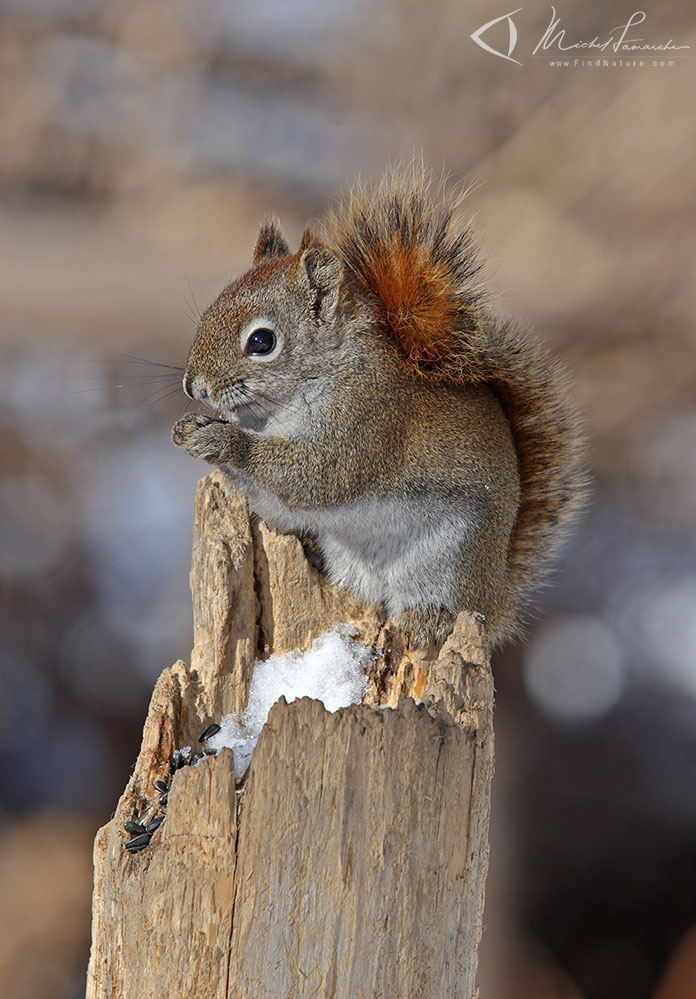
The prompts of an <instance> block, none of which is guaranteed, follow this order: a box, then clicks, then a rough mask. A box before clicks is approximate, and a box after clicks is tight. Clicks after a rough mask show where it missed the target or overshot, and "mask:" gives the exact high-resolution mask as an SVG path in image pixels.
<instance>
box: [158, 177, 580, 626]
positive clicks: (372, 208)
mask: <svg viewBox="0 0 696 999" xmlns="http://www.w3.org/2000/svg"><path fill="white" fill-rule="evenodd" d="M459 208H460V205H459V200H458V198H457V197H456V196H451V195H448V194H447V193H446V191H445V190H444V189H443V186H442V185H435V184H433V183H432V182H431V181H430V179H429V177H428V175H427V173H426V171H425V170H423V169H418V168H417V167H416V168H412V169H410V170H408V171H405V172H401V173H399V172H392V173H390V174H388V175H387V176H386V177H385V178H384V179H383V181H382V182H381V184H379V185H378V186H377V187H375V188H366V187H364V186H357V187H356V188H354V190H353V191H352V192H351V193H350V195H349V196H348V197H347V199H346V200H345V202H344V203H343V204H342V205H341V206H340V207H339V208H338V209H337V210H336V211H335V212H334V213H333V214H331V215H329V216H328V218H327V219H326V220H324V222H323V223H321V224H320V225H319V226H317V227H312V228H308V229H307V230H306V231H305V233H304V235H303V236H302V240H301V243H300V246H299V249H298V250H297V251H296V252H295V253H292V252H291V251H290V249H289V247H288V245H287V243H286V241H285V239H284V238H283V236H282V234H281V231H280V228H279V226H278V224H277V222H276V221H270V222H267V223H266V224H264V225H263V226H262V228H261V231H260V233H259V236H258V240H257V243H256V247H255V249H254V252H253V257H252V265H251V268H250V270H248V271H247V272H246V273H245V274H243V275H242V276H241V277H240V278H238V279H237V280H236V281H233V282H232V283H231V284H229V285H228V286H227V287H226V288H225V289H224V290H223V291H222V292H221V294H220V295H219V297H218V298H217V300H216V301H215V302H214V303H213V304H212V305H211V306H210V307H209V308H208V309H207V310H206V311H205V312H204V314H203V316H202V318H201V322H200V326H199V329H198V332H197V335H196V338H195V340H194V343H193V346H192V347H191V352H190V354H189V358H188V362H187V366H186V373H185V376H184V390H185V392H186V393H187V395H189V396H191V397H192V398H194V399H197V400H199V401H201V402H204V403H206V404H207V405H208V406H210V407H211V408H212V409H213V411H214V412H215V415H211V416H203V415H198V414H189V415H187V416H185V417H184V418H183V419H181V420H179V421H178V423H177V424H176V425H175V427H174V429H173V431H172V439H173V441H174V443H175V444H176V445H178V446H180V447H183V448H185V449H186V450H187V451H188V452H189V454H191V455H194V456H196V457H200V458H203V459H205V460H206V461H208V462H210V463H212V464H214V465H218V466H220V467H221V468H223V469H225V471H226V472H227V473H228V474H229V475H230V476H231V478H232V481H233V482H234V484H235V485H236V486H237V488H238V489H240V490H241V492H242V493H244V494H245V495H246V496H247V498H248V502H249V507H250V509H251V510H252V512H255V513H256V514H258V515H259V516H260V517H262V518H263V519H264V520H265V521H266V522H267V523H268V524H269V525H271V526H273V527H276V528H278V529H279V530H281V531H293V532H298V533H300V534H303V535H309V536H310V537H311V538H313V539H314V541H315V544H316V546H317V548H318V550H319V552H320V554H321V559H322V562H323V568H324V571H325V572H326V574H327V575H328V577H329V578H330V580H331V581H332V582H333V583H335V584H337V585H339V586H343V587H345V588H347V589H348V590H350V591H351V592H352V593H353V594H354V595H355V596H356V597H357V598H358V599H359V600H361V601H363V602H367V603H379V604H383V605H384V608H385V610H386V612H387V613H388V614H389V615H391V616H393V617H395V618H397V620H398V623H399V625H400V626H401V629H402V631H403V633H404V634H405V635H406V638H407V640H408V641H409V642H410V643H411V644H412V645H414V646H425V645H430V644H431V643H441V642H442V641H443V640H444V638H445V637H446V636H447V634H448V633H449V632H450V631H451V629H452V627H453V623H454V619H455V617H456V615H457V614H458V613H459V612H460V611H462V610H464V609H466V610H469V611H476V612H479V613H480V614H482V615H484V616H485V619H486V623H487V631H488V635H489V640H490V641H491V642H492V643H493V644H495V643H498V642H500V641H501V640H502V639H504V638H506V637H508V636H510V635H512V634H514V633H515V632H516V631H517V630H518V621H519V618H520V610H521V608H522V607H523V606H524V602H525V598H526V597H527V595H528V594H529V592H530V591H531V590H532V589H533V588H534V587H535V586H536V585H537V584H538V583H539V581H540V580H541V579H542V577H543V575H544V572H545V566H546V565H547V563H548V559H549V557H550V556H551V555H552V554H553V553H554V551H555V550H556V548H557V547H558V544H559V542H560V541H561V539H562V537H563V535H564V533H565V530H566V527H567V526H568V525H569V524H570V523H571V522H572V521H573V519H574V518H575V516H576V514H577V513H578V511H579V509H580V508H581V506H582V503H583V500H584V495H585V476H584V471H583V454H584V445H583V432H582V428H581V425H580V421H579V418H578V416H577V413H576V410H575V408H574V406H573V404H572V402H571V401H570V394H569V389H568V385H567V380H566V376H565V373H564V371H563V369H562V367H561V365H560V364H559V362H558V361H557V360H555V359H553V358H552V357H550V355H549V353H548V352H547V350H546V349H545V348H544V347H543V346H542V345H541V344H540V343H539V342H537V341H535V340H533V339H531V338H530V337H529V336H528V335H527V334H525V333H523V332H522V331H521V330H520V329H519V327H518V326H517V325H516V324H514V323H511V322H509V321H500V320H499V319H497V318H495V317H494V316H493V315H491V313H490V312H489V310H488V308H487V307H486V302H485V297H484V295H483V293H482V291H481V288H480V285H479V270H480V266H479V264H478V262H477V258H476V255H475V253H474V250H473V245H472V237H471V233H470V231H469V229H468V228H467V227H466V226H464V225H463V223H462V222H461V219H460V214H459Z"/></svg>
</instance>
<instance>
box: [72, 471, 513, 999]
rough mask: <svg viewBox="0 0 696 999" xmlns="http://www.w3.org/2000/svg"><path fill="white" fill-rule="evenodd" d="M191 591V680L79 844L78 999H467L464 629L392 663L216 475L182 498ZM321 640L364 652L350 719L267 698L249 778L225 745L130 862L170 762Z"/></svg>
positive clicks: (468, 727) (480, 687) (348, 605)
mask: <svg viewBox="0 0 696 999" xmlns="http://www.w3.org/2000/svg"><path fill="white" fill-rule="evenodd" d="M191 588H192V593H193V608H194V641H195V644H194V649H193V652H192V656H191V666H190V668H187V667H186V665H185V664H184V663H183V662H181V661H180V662H177V663H175V665H174V666H172V667H171V668H170V669H166V670H165V671H164V672H163V673H162V675H161V677H160V679H159V680H158V682H157V685H156V687H155V690H154V693H153V696H152V701H151V704H150V709H149V713H148V716H147V720H146V722H145V729H144V733H143V742H142V747H141V750H140V754H139V756H138V760H137V763H136V765H135V769H134V772H133V774H132V776H131V779H130V781H129V782H128V786H127V787H126V790H125V792H124V794H123V796H122V797H121V800H120V801H119V803H118V807H117V809H116V813H115V815H114V818H113V819H112V820H111V821H110V822H109V823H108V824H107V825H106V826H104V827H103V828H102V829H101V830H100V831H99V833H98V834H97V838H96V841H95V846H94V865H95V880H94V898H93V926H92V953H91V958H90V965H89V972H88V985H87V997H88V999H106V997H109V999H116V997H119V999H121V997H122V999H132V997H135V996H137V997H138V999H155V997H157V999H160V997H161V996H171V997H173V999H177V997H182V999H184V997H185V999H198V997H200V999H309V997H322V999H323V997H332V999H377V997H384V999H450V997H452V999H455V997H456V999H460V997H461V999H472V997H473V996H475V995H476V993H477V990H476V984H475V976H476V965H477V948H478V943H479V939H480V936H481V929H482V917H483V905H484V884H485V876H486V870H487V863H488V816H489V804H490V786H491V779H492V773H493V729H492V708H493V683H492V678H491V673H490V666H489V659H488V653H487V648H486V641H485V632H484V624H483V621H482V620H481V618H480V617H479V616H478V615H476V614H469V613H463V614H461V615H460V616H459V618H458V620H457V623H456V626H455V629H454V632H453V634H452V635H451V636H450V638H449V639H448V641H447V642H446V643H445V645H444V646H443V647H442V649H441V650H440V651H439V653H438V654H437V656H436V657H431V658H430V659H429V658H428V656H427V655H426V654H424V653H414V652H412V651H409V650H408V649H406V648H405V647H404V642H403V640H402V637H401V636H400V634H399V632H398V629H397V628H396V627H395V625H394V624H393V622H389V621H385V620H384V619H383V617H382V615H381V614H380V612H379V611H378V610H377V609H376V608H373V607H363V606H360V605H359V604H357V603H356V602H355V601H354V600H353V598H352V597H351V596H350V595H349V594H347V593H346V592H345V591H341V590H338V589H336V588H334V587H332V586H331V585H330V584H329V583H328V581H327V580H326V579H325V578H324V577H322V576H321V575H320V574H319V573H318V572H317V571H316V570H315V569H314V568H313V567H312V566H311V565H310V564H309V563H308V561H307V559H306V558H305V555H304V552H303V550H302V546H301V544H300V542H299V541H298V539H297V538H295V537H293V536H290V535H278V534H276V533H275V532H274V531H271V530H269V529H268V528H267V527H266V526H265V525H264V524H263V523H262V522H258V521H252V520H250V518H249V514H248V511H247V507H246V502H245V501H244V499H243V497H241V496H240V495H239V494H238V493H236V492H235V490H234V489H233V488H232V487H231V485H230V484H229V483H228V481H227V479H226V478H225V476H224V474H223V473H221V472H215V473H214V474H213V475H211V476H209V477H207V478H206V479H204V480H203V481H202V482H201V483H200V485H199V489H198V493H197V498H196V511H195V523H194V546H193V563H192V571H191ZM338 623H349V624H350V625H352V626H353V627H354V628H355V629H356V632H357V638H358V640H359V641H361V642H364V643H366V644H369V645H372V646H373V647H374V648H375V650H376V657H375V662H374V666H373V667H372V669H371V671H370V674H369V685H368V691H367V694H366V695H365V698H364V700H363V703H362V704H356V705H353V706H351V707H348V708H343V709H341V710H339V711H338V712H336V713H334V714H331V713H329V712H327V711H326V710H325V709H324V707H323V705H322V704H321V702H319V701H312V700H309V699H307V698H304V699H302V700H297V701H294V702H293V703H291V704H286V703H285V702H284V701H283V700H282V699H281V701H279V702H278V703H277V704H276V705H275V706H274V707H273V708H272V709H271V712H270V715H269V718H268V721H267V723H266V725H265V727H264V729H263V731H262V733H261V736H260V738H259V742H258V745H257V747H256V749H255V750H254V755H253V759H252V762H251V767H250V769H249V772H248V774H247V777H246V778H245V779H244V780H242V781H240V780H236V779H235V774H234V765H233V758H232V753H231V752H230V751H229V750H222V751H221V752H220V753H219V755H218V756H211V757H209V758H207V759H205V760H203V761H201V762H200V763H199V764H198V765H197V766H195V767H185V768H183V769H180V770H178V771H177V772H176V774H175V776H174V779H173V782H172V786H171V790H170V791H169V795H168V799H169V800H168V808H167V815H166V818H165V820H164V822H163V823H162V825H161V826H160V827H159V829H158V830H157V831H156V832H155V833H154V835H153V837H152V840H151V842H150V844H149V846H147V847H146V848H145V849H144V850H142V851H141V852H139V853H136V854H129V853H128V852H126V850H125V849H124V847H125V843H126V841H127V840H128V839H129V838H130V837H129V834H128V833H126V832H125V831H124V829H123V823H124V822H125V821H127V820H129V819H132V818H133V815H134V814H135V813H138V814H139V813H141V812H142V811H143V810H144V809H145V808H146V807H147V804H148V803H149V802H151V801H152V800H153V799H154V790H153V783H154V781H155V780H156V779H157V778H164V779H167V778H168V777H169V774H170V759H171V754H172V751H173V750H175V749H176V748H178V747H181V746H183V745H195V743H196V739H197V737H198V735H199V733H200V732H201V731H202V729H204V728H205V727H206V726H207V725H208V724H209V723H210V722H213V721H216V720H219V719H220V717H221V716H222V715H224V714H226V713H229V712H231V711H236V712H237V713H241V711H242V710H243V708H244V707H245V704H246V700H247V696H248V691H249V684H250V680H251V672H252V666H253V663H254V660H255V659H260V658H266V657H267V656H268V655H270V654H271V653H282V652H287V651H290V650H292V649H295V648H300V649H306V648H308V647H309V645H310V644H311V642H312V640H313V639H314V638H316V637H317V636H318V635H319V634H320V633H321V632H323V631H326V630H327V629H329V628H331V627H332V626H334V625H335V624H338ZM386 708H389V710H384V709H386Z"/></svg>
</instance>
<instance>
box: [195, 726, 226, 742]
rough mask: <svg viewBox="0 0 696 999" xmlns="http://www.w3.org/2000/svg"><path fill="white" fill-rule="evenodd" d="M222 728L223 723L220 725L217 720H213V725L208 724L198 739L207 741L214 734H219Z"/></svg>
mask: <svg viewBox="0 0 696 999" xmlns="http://www.w3.org/2000/svg"><path fill="white" fill-rule="evenodd" d="M221 728H222V725H218V724H217V722H213V724H212V725H208V727H207V729H206V730H205V732H201V734H200V735H199V736H198V741H199V742H206V741H207V740H208V739H212V737H213V736H214V735H217V734H218V732H219V731H220V729H221Z"/></svg>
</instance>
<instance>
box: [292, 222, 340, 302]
mask: <svg viewBox="0 0 696 999" xmlns="http://www.w3.org/2000/svg"><path fill="white" fill-rule="evenodd" d="M297 260H298V264H299V266H300V267H301V268H302V269H303V270H304V272H305V274H306V276H307V281H308V282H309V286H310V288H311V289H312V291H313V292H314V295H315V309H316V312H317V315H318V316H321V317H322V318H323V319H329V318H330V317H331V316H332V315H333V313H334V312H335V310H336V306H337V305H338V292H339V288H340V285H341V279H342V277H343V266H342V264H341V261H340V260H339V258H338V256H337V255H336V254H335V253H334V252H333V250H330V249H329V248H328V247H327V246H324V244H323V243H322V242H321V241H320V240H319V239H318V238H317V237H316V236H315V235H314V234H313V233H312V231H311V230H310V229H306V230H305V232H304V233H303V235H302V241H301V242H300V248H299V250H298V251H297Z"/></svg>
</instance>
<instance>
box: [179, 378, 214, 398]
mask: <svg viewBox="0 0 696 999" xmlns="http://www.w3.org/2000/svg"><path fill="white" fill-rule="evenodd" d="M182 384H183V386H184V392H185V393H186V395H187V396H188V397H189V399H198V401H199V402H209V400H210V392H209V391H208V386H207V385H206V383H205V381H204V379H203V378H202V377H201V376H200V375H195V376H194V375H191V374H190V373H189V372H188V371H187V372H186V374H185V375H184V377H183V381H182Z"/></svg>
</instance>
